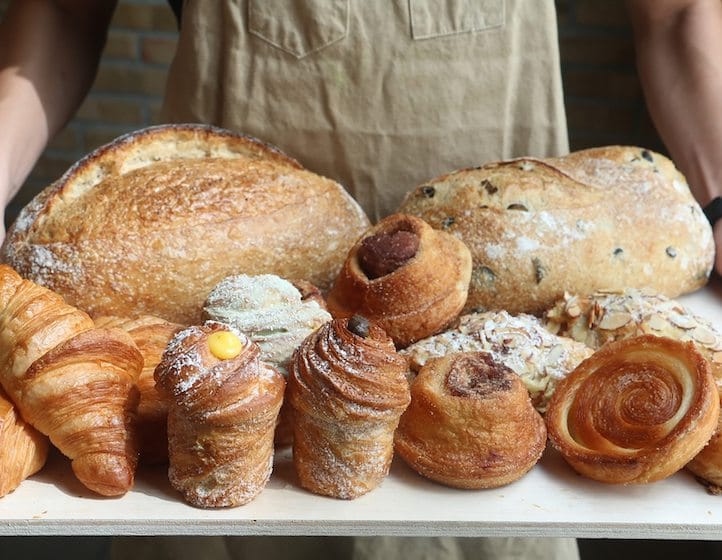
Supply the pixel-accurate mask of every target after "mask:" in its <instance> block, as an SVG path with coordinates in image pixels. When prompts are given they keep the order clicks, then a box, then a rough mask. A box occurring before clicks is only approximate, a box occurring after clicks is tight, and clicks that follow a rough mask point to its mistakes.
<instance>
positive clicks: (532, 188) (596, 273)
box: [399, 146, 714, 314]
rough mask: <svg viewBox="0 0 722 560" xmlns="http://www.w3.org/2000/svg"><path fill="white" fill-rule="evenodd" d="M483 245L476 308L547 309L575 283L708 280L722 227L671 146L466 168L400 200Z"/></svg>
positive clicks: (577, 287) (679, 288) (477, 263)
mask: <svg viewBox="0 0 722 560" xmlns="http://www.w3.org/2000/svg"><path fill="white" fill-rule="evenodd" d="M399 211H400V212H404V213H407V214H413V215H416V216H419V217H421V218H423V219H424V220H426V221H427V222H428V223H429V224H431V225H432V226H433V227H435V228H438V229H443V230H445V231H448V232H449V233H452V234H453V235H456V236H457V237H459V238H460V239H461V240H462V241H464V242H465V243H466V245H467V246H468V247H469V249H470V250H471V254H472V259H473V269H472V277H471V285H470V288H469V297H468V299H467V303H466V309H467V310H471V309H505V310H507V311H509V312H513V313H519V312H527V313H535V314H538V313H541V312H542V311H544V310H545V309H547V308H549V307H551V305H553V303H554V302H555V301H556V300H557V299H559V298H561V297H562V296H563V294H564V292H565V291H568V292H571V293H575V294H588V293H591V292H593V291H595V290H597V289H600V288H608V289H623V288H627V287H632V288H644V287H648V288H652V289H654V290H656V291H657V292H660V293H662V294H665V295H667V296H670V297H675V296H677V295H679V294H682V293H685V292H689V291H692V290H694V289H696V288H699V287H701V286H703V285H704V284H705V283H706V281H707V278H708V277H709V274H710V272H711V270H712V263H713V259H714V242H713V239H712V230H711V228H710V226H709V224H708V223H707V221H706V219H705V217H704V215H703V213H702V211H701V209H700V207H699V205H698V204H697V202H696V201H695V200H694V198H693V197H692V195H691V193H690V191H689V188H688V186H687V183H686V181H685V179H684V177H683V176H682V175H681V174H680V173H679V172H678V171H677V170H676V169H675V167H674V165H673V164H672V162H671V161H670V160H669V159H667V158H665V157H664V156H662V155H660V154H656V153H653V152H650V151H648V150H644V149H640V148H634V147H620V146H611V147H605V148H595V149H589V150H584V151H579V152H575V153H572V154H569V155H568V156H565V157H560V158H548V159H534V158H520V159H515V160H510V161H503V162H498V163H490V164H488V165H484V166H483V167H479V168H475V169H463V170H460V171H456V172H454V173H451V174H449V175H445V176H443V177H439V178H437V179H434V180H432V181H429V182H428V183H426V184H424V185H421V186H420V187H418V188H417V189H415V190H414V191H412V192H410V193H409V194H408V195H407V196H406V198H405V200H404V202H403V203H402V205H401V208H400V209H399Z"/></svg>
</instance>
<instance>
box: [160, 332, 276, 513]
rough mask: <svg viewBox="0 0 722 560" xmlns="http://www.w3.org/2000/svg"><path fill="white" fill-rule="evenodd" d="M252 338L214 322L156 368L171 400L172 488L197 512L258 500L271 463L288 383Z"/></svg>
mask: <svg viewBox="0 0 722 560" xmlns="http://www.w3.org/2000/svg"><path fill="white" fill-rule="evenodd" d="M260 353H261V352H260V349H259V347H258V345H257V344H255V343H254V342H252V341H251V340H250V339H249V338H248V337H246V336H245V335H243V334H241V333H239V332H238V331H236V330H235V329H233V328H232V327H230V326H228V325H224V324H222V323H218V322H213V321H208V322H206V323H205V324H204V325H202V326H192V327H189V328H187V329H185V330H183V331H181V332H179V333H178V334H177V335H176V336H175V337H174V338H173V339H172V340H171V342H170V344H169V345H168V347H167V348H166V350H165V352H164V353H163V358H162V360H161V362H160V364H159V365H158V367H157V368H156V371H155V379H156V383H157V385H158V388H159V390H160V391H161V393H162V394H163V395H164V397H165V398H166V399H167V400H168V402H169V412H168V454H169V459H170V469H169V472H168V474H169V478H170V482H171V485H172V486H173V488H175V489H176V490H178V491H180V492H181V493H182V494H183V497H184V498H185V500H186V501H188V502H189V503H190V504H192V505H194V506H198V507H232V506H239V505H243V504H246V503H248V502H250V501H251V500H253V499H254V498H255V497H256V496H257V495H258V494H259V493H260V492H261V491H262V490H263V488H264V487H265V485H266V483H267V482H268V479H269V478H270V476H271V469H272V464H273V433H274V428H275V426H276V420H277V416H278V412H279V410H280V408H281V403H282V401H283V392H284V389H285V385H286V382H285V380H284V378H283V376H282V375H281V374H280V373H279V372H278V371H277V370H276V369H275V368H274V367H272V366H270V365H268V364H266V363H264V362H262V361H261V360H260Z"/></svg>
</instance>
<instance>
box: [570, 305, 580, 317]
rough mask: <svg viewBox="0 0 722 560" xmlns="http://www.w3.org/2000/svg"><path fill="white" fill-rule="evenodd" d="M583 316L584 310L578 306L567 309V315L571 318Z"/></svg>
mask: <svg viewBox="0 0 722 560" xmlns="http://www.w3.org/2000/svg"><path fill="white" fill-rule="evenodd" d="M581 314H582V310H581V309H580V308H579V306H578V305H572V306H571V307H569V308H567V315H569V316H570V317H574V318H577V317H579V315H581Z"/></svg>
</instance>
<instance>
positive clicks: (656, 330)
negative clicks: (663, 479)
mask: <svg viewBox="0 0 722 560" xmlns="http://www.w3.org/2000/svg"><path fill="white" fill-rule="evenodd" d="M545 325H546V327H547V328H548V329H550V330H552V331H554V332H557V333H558V334H560V335H562V336H568V337H571V338H573V339H575V340H578V341H580V342H584V343H585V344H587V345H588V346H590V347H591V348H600V347H601V346H602V345H603V344H605V343H606V342H609V341H610V340H618V339H622V338H629V337H633V336H639V335H641V334H653V335H656V336H665V337H667V338H673V339H675V340H679V341H682V342H693V343H694V345H695V347H696V348H697V350H699V352H700V353H701V354H702V356H704V357H705V358H706V359H707V360H708V361H709V363H710V366H711V368H712V375H713V376H714V378H715V381H716V383H717V389H718V390H720V391H721V393H720V395H721V397H722V334H721V333H720V332H719V331H718V330H717V329H716V328H715V326H714V325H713V324H712V323H710V322H709V321H706V320H705V319H704V318H702V317H699V316H697V315H695V314H694V313H692V312H690V311H689V310H688V309H686V308H685V307H684V306H683V305H682V304H681V303H679V302H677V301H675V300H674V299H670V298H668V297H666V296H665V295H663V294H659V293H656V292H654V291H652V290H636V289H631V288H628V289H626V290H621V291H612V290H603V291H597V292H594V293H593V294H590V295H587V296H577V295H572V294H565V295H564V298H563V299H561V300H560V301H558V302H557V303H556V304H555V305H554V307H552V308H551V309H549V310H548V311H547V313H546V317H545ZM687 470H689V471H690V472H692V473H693V474H694V475H696V476H697V478H698V479H699V480H700V481H701V482H702V483H703V484H705V485H706V486H708V488H709V489H710V491H712V492H719V491H720V490H719V489H718V488H719V487H722V415H720V421H719V423H718V425H717V431H716V433H715V435H714V436H713V437H712V439H710V441H709V443H708V444H707V445H706V446H705V447H704V449H702V451H700V452H699V454H698V455H697V456H696V457H695V458H694V459H692V460H691V461H690V462H689V463H688V464H687Z"/></svg>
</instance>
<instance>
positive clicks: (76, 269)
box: [0, 124, 369, 324]
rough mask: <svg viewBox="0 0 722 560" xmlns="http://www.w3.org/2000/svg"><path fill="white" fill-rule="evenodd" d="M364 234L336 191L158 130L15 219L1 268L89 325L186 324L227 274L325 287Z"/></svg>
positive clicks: (125, 141)
mask: <svg viewBox="0 0 722 560" xmlns="http://www.w3.org/2000/svg"><path fill="white" fill-rule="evenodd" d="M368 226H369V221H368V218H367V217H366V215H365V214H364V213H363V211H362V210H361V208H360V207H359V206H358V204H357V203H356V202H355V201H354V200H353V199H352V198H351V196H350V195H349V194H348V193H347V192H346V191H345V190H344V189H343V187H341V185H339V184H338V183H336V182H334V181H332V180H330V179H326V178H324V177H321V176H319V175H316V174H314V173H311V172H310V171H307V170H305V169H303V168H302V167H301V165H300V164H299V163H298V162H297V161H295V160H294V159H292V158H290V157H288V156H286V155H285V154H283V153H282V152H280V151H279V150H277V149H276V148H273V147H271V146H269V145H267V144H264V143H262V142H260V141H258V140H256V139H254V138H252V137H249V136H244V135H241V134H236V133H233V132H230V131H227V130H223V129H219V128H216V127H210V126H204V125H192V124H181V125H161V126H156V127H150V128H147V129H144V130H141V131H138V132H135V133H131V134H128V135H125V136H122V137H120V138H118V139H117V140H116V141H114V142H112V143H111V144H108V145H107V146H103V147H101V148H99V149H98V150H96V151H94V152H92V153H91V154H89V155H88V156H86V157H85V158H83V159H82V160H80V161H79V162H78V163H76V164H75V165H74V166H73V167H71V168H70V169H69V170H68V171H67V172H66V173H65V174H64V175H63V176H62V177H61V178H60V179H59V180H58V181H56V182H55V183H53V184H52V185H50V186H49V187H47V188H46V189H45V190H44V191H43V192H42V193H40V194H39V195H38V196H37V197H36V198H35V199H33V201H31V203H30V204H29V205H28V206H26V207H25V208H24V209H23V211H22V212H21V213H20V215H19V217H18V219H17V220H16V222H15V223H14V224H13V226H12V227H11V228H10V231H9V232H8V236H7V239H6V241H5V243H4V244H3V246H2V249H1V250H0V258H2V261H3V262H5V263H8V264H10V265H11V266H13V267H14V268H15V269H16V270H17V271H18V272H19V273H20V274H21V275H22V276H24V277H26V278H28V279H31V280H33V281H35V282H37V283H39V284H41V285H43V286H46V287H48V288H50V289H52V290H54V291H56V292H58V293H60V294H61V295H62V296H64V297H65V298H66V300H67V301H68V302H69V303H71V304H72V305H75V306H77V307H80V308H81V309H83V310H86V311H87V312H89V313H90V314H91V315H124V316H129V315H139V314H152V315H156V316H159V317H162V318H164V319H166V320H169V321H174V322H178V323H182V324H189V323H192V322H197V321H198V320H199V318H200V309H201V306H202V304H203V301H204V300H205V297H206V296H207V295H208V293H209V292H210V290H211V289H212V288H213V286H214V285H216V284H217V283H218V282H220V281H221V280H222V279H223V278H225V277H226V276H229V275H231V274H238V273H247V274H262V273H272V274H277V275H279V276H282V277H284V278H288V279H290V280H308V281H311V282H312V283H314V284H316V285H318V286H319V287H321V288H327V287H328V286H329V285H330V283H331V282H332V280H333V278H334V277H335V276H336V274H337V273H338V270H339V269H340V267H341V264H342V262H343V258H344V256H345V254H346V252H347V251H348V250H349V248H350V247H351V246H352V245H353V243H354V242H355V241H356V239H357V238H358V237H359V236H360V235H361V233H362V232H363V231H364V230H365V229H366V228H367V227H368Z"/></svg>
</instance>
